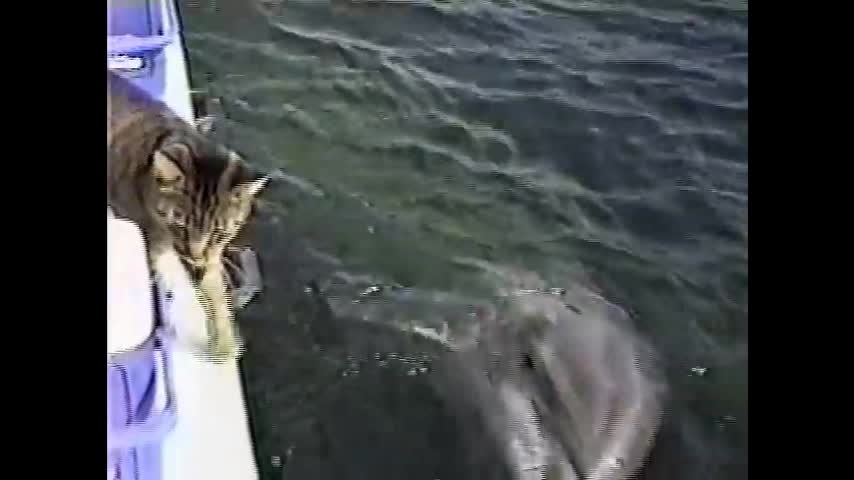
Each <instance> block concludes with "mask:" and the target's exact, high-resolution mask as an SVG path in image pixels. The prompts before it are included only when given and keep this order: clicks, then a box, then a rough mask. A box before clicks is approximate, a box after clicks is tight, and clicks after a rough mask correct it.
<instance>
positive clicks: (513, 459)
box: [437, 289, 665, 480]
mask: <svg viewBox="0 0 854 480" xmlns="http://www.w3.org/2000/svg"><path fill="white" fill-rule="evenodd" d="M480 317H481V318H480V321H479V330H480V332H479V334H478V335H477V341H476V342H474V343H471V344H468V346H466V347H461V348H458V349H456V351H455V352H453V353H452V354H451V356H450V357H449V358H448V359H446V363H445V365H444V366H445V368H442V369H440V371H438V372H437V373H438V374H439V375H438V376H437V378H438V379H439V380H438V388H439V389H440V391H443V392H444V395H443V396H444V397H445V398H446V399H448V400H449V401H450V402H451V404H452V405H454V406H455V407H456V409H457V411H458V415H459V417H460V418H461V419H462V420H463V422H462V423H468V424H470V425H476V427H472V428H469V430H470V434H472V435H473V436H472V438H471V439H470V441H472V442H474V443H475V444H476V445H480V448H482V449H483V450H484V451H486V450H493V451H495V452H496V453H498V456H499V457H500V458H503V459H504V462H505V463H506V465H505V466H504V467H505V469H506V471H507V472H509V476H510V477H511V478H514V479H517V480H534V479H537V480H540V479H547V480H619V479H624V478H628V477H630V476H631V475H633V474H635V473H637V472H638V470H639V469H640V468H641V467H642V465H643V463H644V461H645V458H646V456H647V455H648V453H649V450H650V448H651V446H652V444H653V441H654V437H655V434H656V432H657V430H658V427H659V425H660V420H661V413H662V405H661V399H662V395H663V393H664V391H665V389H664V386H663V383H662V382H661V381H660V377H659V376H658V374H657V373H656V371H655V370H654V368H653V365H654V362H653V358H652V352H651V350H650V348H649V347H648V346H647V345H646V344H645V343H644V342H643V341H641V340H640V339H639V338H638V337H637V336H636V335H634V334H633V333H632V330H631V326H630V324H629V319H628V316H627V315H626V313H625V312H624V311H623V310H621V309H620V308H618V307H616V306H614V305H612V304H610V303H608V302H607V301H605V300H604V299H602V298H601V297H599V296H597V295H596V294H593V293H592V292H589V291H586V290H582V289H576V290H573V291H569V292H565V294H564V295H563V296H556V295H552V294H548V293H528V294H518V293H517V294H514V295H510V296H508V297H507V301H506V304H505V305H503V306H501V307H499V308H489V309H484V310H482V311H481V314H480Z"/></svg>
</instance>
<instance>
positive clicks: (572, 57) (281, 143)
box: [182, 0, 748, 480]
mask: <svg viewBox="0 0 854 480" xmlns="http://www.w3.org/2000/svg"><path fill="white" fill-rule="evenodd" d="M182 11H183V14H184V17H185V28H186V30H187V31H188V33H187V47H188V49H189V52H190V58H191V62H192V66H193V71H192V74H193V83H194V84H195V86H197V87H199V88H201V89H204V90H205V91H206V92H207V93H208V95H210V96H211V97H212V98H216V99H218V100H219V101H220V103H219V110H218V112H219V113H220V114H221V120H220V122H219V123H218V124H217V129H216V133H217V135H220V136H221V138H222V139H224V140H225V141H227V142H228V143H229V144H231V145H233V146H235V147H236V148H237V149H238V150H239V151H241V152H243V153H244V154H245V155H246V156H247V157H248V158H250V159H251V161H252V162H253V163H255V164H256V165H258V166H259V168H264V169H276V168H278V169H282V170H283V171H284V172H285V173H286V174H287V175H288V176H289V177H288V180H287V181H285V180H281V181H279V182H278V183H277V184H276V185H274V186H272V187H271V189H270V190H269V191H268V192H267V194H266V196H265V201H264V204H263V205H262V206H261V209H260V214H259V218H258V225H257V232H256V238H257V245H258V250H259V252H260V255H261V257H262V261H263V268H264V275H265V279H266V280H267V285H266V286H265V293H264V295H263V296H262V297H261V298H260V299H259V301H258V302H257V303H255V304H253V305H252V306H250V307H249V309H248V310H247V311H246V313H245V315H244V316H243V317H242V318H241V322H242V325H243V330H244V332H245V334H246V336H247V342H248V343H247V344H248V347H249V351H248V352H247V355H246V358H245V360H244V372H245V375H246V380H247V389H248V393H249V398H250V402H251V404H252V413H253V424H254V428H255V436H256V439H257V448H258V458H259V464H260V467H261V469H262V471H263V477H264V478H288V479H303V478H305V479H308V478H312V479H325V478H336V479H343V478H371V479H402V478H406V479H408V480H414V479H421V478H423V479H427V480H432V479H435V478H441V479H443V480H450V479H467V478H496V477H495V476H489V475H492V474H487V473H484V472H485V471H486V470H484V469H483V467H482V466H478V465H477V461H472V460H471V458H472V457H473V456H474V457H476V455H475V453H476V450H477V448H476V446H471V445H464V444H462V443H460V442H461V440H460V439H459V437H458V435H457V433H456V430H455V428H456V427H455V425H458V424H459V423H460V422H461V421H464V419H462V420H461V419H459V418H455V417H454V416H453V414H451V413H449V412H448V411H447V410H446V409H445V408H444V402H443V399H442V398H440V397H439V396H437V394H436V393H435V392H434V391H433V389H432V388H431V384H430V381H429V373H427V374H421V373H419V374H416V375H412V374H411V372H412V370H413V368H415V369H416V372H421V370H419V368H422V365H427V364H429V363H430V362H429V358H430V356H431V355H433V354H435V351H436V350H437V349H436V346H435V345H432V344H431V342H429V341H427V340H424V339H418V338H412V337H410V336H407V335H403V334H401V332H400V331H399V330H398V329H395V328H393V325H391V322H393V321H404V322H410V323H415V324H418V323H419V322H422V323H425V324H429V322H430V320H429V317H431V315H433V316H435V310H441V309H442V308H444V302H445V301H444V300H443V299H444V298H446V297H445V296H443V295H447V296H450V297H454V298H456V297H464V298H480V297H481V296H483V295H485V294H486V292H489V291H490V289H493V288H494V285H492V284H489V282H485V281H484V280H483V279H484V275H483V265H496V266H504V267H512V268H514V269H519V270H522V271H526V272H532V273H533V274H536V275H537V276H539V277H540V278H542V279H543V280H544V281H545V282H546V283H547V284H548V285H551V286H557V287H559V286H561V285H566V284H568V283H571V282H575V281H583V282H585V283H587V284H589V285H591V286H594V287H595V288H597V289H598V290H600V291H601V292H602V293H603V295H604V296H606V297H607V298H608V299H610V300H611V301H613V302H615V303H618V304H620V305H622V306H623V307H624V308H626V309H627V310H629V311H630V312H631V313H632V315H633V319H634V320H635V322H636V325H637V327H638V329H639V330H640V331H641V333H642V334H643V335H644V337H646V338H647V339H649V340H650V341H651V342H652V343H653V344H654V345H655V347H656V349H657V350H658V352H659V354H660V356H661V359H662V363H663V365H664V368H665V370H666V373H667V376H668V383H669V384H670V386H671V390H672V392H671V396H670V400H669V402H668V408H667V412H668V413H667V416H666V418H665V425H664V428H663V430H662V432H661V434H660V435H659V438H658V441H657V445H656V447H655V449H654V451H653V454H652V457H651V462H650V465H649V467H648V468H647V469H646V472H645V474H644V475H645V477H646V478H656V479H670V478H673V479H688V478H690V479H706V478H708V479H724V478H725V479H737V478H747V431H748V427H747V425H748V414H747V363H748V362H747V317H748V315H747V303H748V300H747V260H748V259H747V171H748V167H747V61H748V55H747V17H748V15H747V4H746V2H732V1H696V0H695V1H679V2H677V1H673V0H655V1H653V0H647V1H641V0H636V1H606V2H573V1H554V0H549V1H533V0H524V1H522V0H520V1H493V2H486V1H455V2H448V1H446V2H431V1H422V2H406V3H404V2H379V1H372V2H364V1H363V2H355V1H354V2H345V1H334V2H317V1H310V2H309V1H303V2H284V1H272V0H266V1H246V0H242V1H238V0H231V1H222V0H218V1H214V0H206V1H196V2H185V4H183V5H182ZM474 260H476V261H477V262H480V263H477V262H475V261H474ZM478 265H480V267H479V266H478ZM310 284H311V285H315V287H316V291H314V292H312V291H310V289H307V285H310ZM372 284H382V285H402V286H406V287H409V288H412V289H414V290H415V291H419V292H429V295H432V297H431V298H435V300H434V301H432V303H428V304H426V306H425V305H420V306H418V307H417V308H416V307H411V306H404V305H400V306H399V308H398V310H395V308H397V307H396V304H394V303H391V304H390V306H389V309H390V312H391V313H390V314H389V315H386V316H384V318H381V319H378V318H370V319H359V318H344V317H343V316H342V315H336V314H334V313H333V312H332V311H330V307H329V305H328V303H329V302H328V298H326V297H328V295H329V293H328V291H329V289H331V288H333V286H334V287H335V288H339V287H341V288H344V287H347V286H349V287H352V289H353V290H354V291H358V290H359V289H361V288H364V287H365V286H368V285H372ZM342 285H343V287H342ZM426 294H427V293H425V295H426ZM448 308H452V307H448ZM395 353H396V354H399V355H400V356H399V357H398V356H396V355H393V356H392V358H391V359H388V357H387V356H388V355H389V354H395ZM378 355H379V358H380V359H379V360H378ZM419 355H420V356H419ZM353 364H355V365H357V367H353ZM695 367H699V368H700V369H705V370H698V369H696V368H695ZM348 369H349V370H357V371H358V373H356V374H353V375H349V374H348V375H344V374H343V372H347V371H349V370H348ZM692 369H694V370H692ZM698 372H704V373H702V374H700V373H698ZM483 462H486V463H488V460H484V461H483ZM483 462H482V463H483Z"/></svg>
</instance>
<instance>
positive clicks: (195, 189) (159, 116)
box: [107, 69, 269, 358]
mask: <svg viewBox="0 0 854 480" xmlns="http://www.w3.org/2000/svg"><path fill="white" fill-rule="evenodd" d="M268 180H269V177H268V176H261V175H257V174H256V173H255V172H254V171H253V170H252V169H250V168H249V166H248V165H247V164H246V162H245V161H244V160H243V159H242V158H241V157H240V156H239V155H238V154H236V153H235V152H233V151H231V150H228V149H226V148H225V147H223V146H222V145H219V144H217V143H216V142H213V141H211V140H210V139H208V138H207V137H206V136H205V135H204V134H203V133H202V132H200V131H199V130H198V129H197V128H196V126H194V125H192V124H190V123H188V122H186V121H184V120H183V119H181V118H180V117H179V116H178V115H177V114H175V113H174V112H173V111H172V110H171V109H170V108H169V107H168V106H167V105H165V104H164V103H162V102H160V101H158V100H156V99H154V98H152V97H151V96H149V95H148V94H147V93H146V92H145V91H143V90H142V89H140V88H138V87H136V86H135V85H134V84H133V83H131V82H130V81H128V80H127V79H125V78H124V77H122V76H121V75H119V74H116V73H114V72H112V71H110V70H109V69H108V70H107V205H108V206H109V207H111V208H112V209H113V212H114V213H115V215H116V216H117V217H123V218H127V219H129V220H132V221H134V222H135V223H136V224H137V225H139V227H140V229H141V230H142V232H143V234H144V236H145V239H146V244H147V249H148V259H149V265H150V268H151V271H152V274H153V275H155V276H157V275H158V273H161V272H159V269H160V259H161V258H162V257H163V255H165V254H167V253H170V252H174V253H175V254H177V255H178V257H179V258H180V259H181V261H182V263H183V265H184V267H185V268H186V270H187V273H188V274H189V277H190V279H191V281H192V282H193V283H194V287H195V288H196V290H197V296H198V298H199V299H200V301H201V303H202V305H203V307H204V308H205V311H206V314H207V316H208V318H207V321H208V332H209V338H208V345H207V350H208V351H207V352H206V353H208V354H210V355H212V356H213V357H214V358H222V357H225V358H230V357H234V356H236V355H238V354H239V350H240V346H239V338H237V334H236V333H235V331H234V328H233V325H232V323H233V320H232V316H233V313H232V310H233V308H232V306H231V305H230V289H229V288H228V285H227V284H226V283H225V282H224V281H223V280H224V279H225V276H226V274H227V272H226V269H225V267H224V265H223V264H224V262H225V261H226V259H225V257H224V255H226V253H227V251H228V249H229V247H230V245H231V243H232V241H233V240H234V239H235V237H237V235H238V234H239V233H240V232H241V231H242V228H243V225H244V224H245V223H246V221H247V220H248V218H249V217H250V214H251V213H252V210H253V204H254V200H255V198H256V197H257V195H258V194H259V193H260V191H261V190H262V189H263V188H264V187H265V185H266V184H267V182H268Z"/></svg>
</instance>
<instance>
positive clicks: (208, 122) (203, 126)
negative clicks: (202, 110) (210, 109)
mask: <svg viewBox="0 0 854 480" xmlns="http://www.w3.org/2000/svg"><path fill="white" fill-rule="evenodd" d="M214 121H216V118H215V117H214V116H213V115H205V116H204V117H200V118H197V119H196V121H195V126H196V130H198V132H199V133H201V134H202V135H207V134H209V133H211V130H213V126H214Z"/></svg>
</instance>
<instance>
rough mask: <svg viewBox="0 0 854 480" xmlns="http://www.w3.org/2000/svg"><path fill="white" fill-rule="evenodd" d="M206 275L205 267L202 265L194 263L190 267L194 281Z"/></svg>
mask: <svg viewBox="0 0 854 480" xmlns="http://www.w3.org/2000/svg"><path fill="white" fill-rule="evenodd" d="M204 276H205V267H204V266H202V265H193V266H191V267H190V277H191V278H192V279H193V281H194V282H199V281H201V280H202V277H204Z"/></svg>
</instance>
